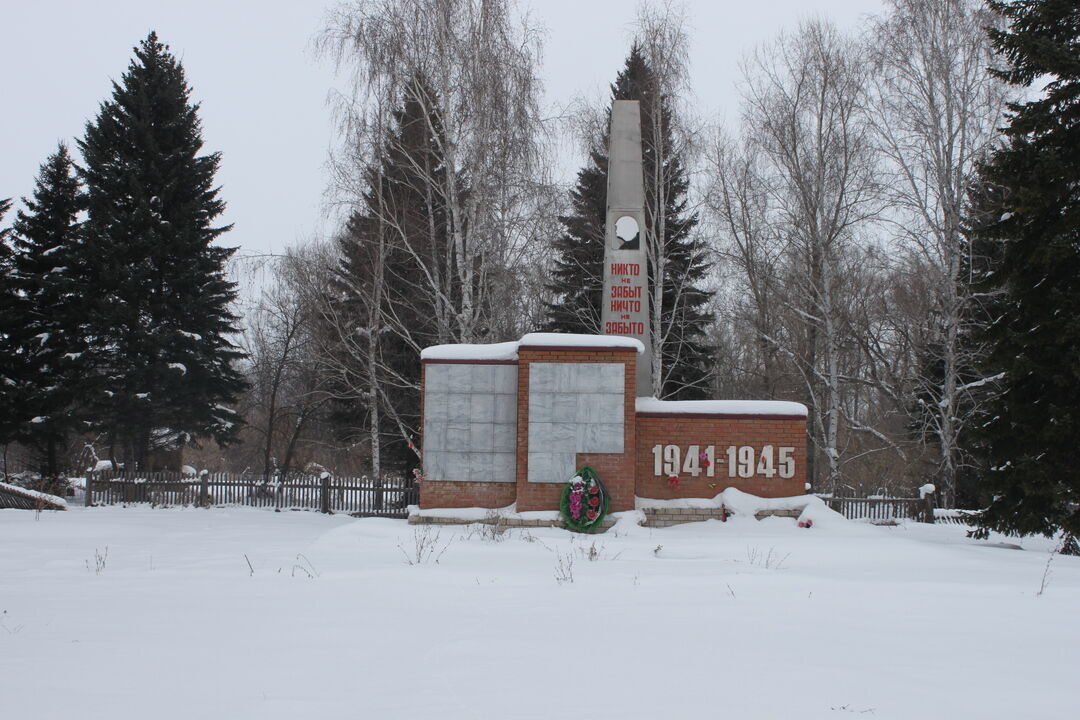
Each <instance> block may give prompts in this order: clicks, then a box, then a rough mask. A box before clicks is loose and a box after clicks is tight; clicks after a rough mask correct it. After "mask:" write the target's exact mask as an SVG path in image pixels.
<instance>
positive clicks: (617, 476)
mask: <svg viewBox="0 0 1080 720" xmlns="http://www.w3.org/2000/svg"><path fill="white" fill-rule="evenodd" d="M533 363H622V364H623V366H624V370H623V384H624V390H623V397H622V421H623V452H622V453H577V454H576V456H575V462H576V467H581V466H582V465H591V466H592V467H593V468H595V470H596V471H597V473H598V474H599V475H600V479H601V480H602V481H603V483H604V486H605V487H606V488H607V490H608V493H609V494H610V496H611V511H612V512H618V511H622V510H632V509H633V507H634V488H635V473H636V452H635V439H636V431H637V428H636V413H635V407H634V400H635V387H634V386H635V376H636V371H637V351H636V350H635V349H634V348H632V347H575V346H566V347H557V346H526V345H523V346H521V347H519V348H518V425H517V508H518V510H519V511H528V510H557V509H558V508H559V500H560V498H561V496H562V491H563V487H564V486H563V483H561V482H560V483H555V482H550V483H548V482H545V483H538V482H529V480H528V477H529V465H528V464H529V375H530V366H531V365H532V364H533ZM565 479H566V480H569V477H567V478H565Z"/></svg>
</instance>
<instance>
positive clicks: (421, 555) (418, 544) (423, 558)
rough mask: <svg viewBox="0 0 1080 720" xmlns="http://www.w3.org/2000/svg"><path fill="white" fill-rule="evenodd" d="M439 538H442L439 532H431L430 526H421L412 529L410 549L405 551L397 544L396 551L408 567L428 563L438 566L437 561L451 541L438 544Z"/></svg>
mask: <svg viewBox="0 0 1080 720" xmlns="http://www.w3.org/2000/svg"><path fill="white" fill-rule="evenodd" d="M440 537H442V531H441V530H432V526H431V525H421V526H419V527H416V528H413V543H412V547H411V548H409V549H408V550H406V548H405V546H404V545H402V544H401V543H398V550H401V554H402V555H404V556H405V562H407V563H408V564H409V565H423V564H424V563H428V562H434V563H435V564H436V565H438V564H439V559H440V558H442V556H443V553H445V552H446V549H447V548H448V547H450V543H451V540H447V541H446V542H444V543H443V542H440V541H439V538H440Z"/></svg>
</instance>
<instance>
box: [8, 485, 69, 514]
mask: <svg viewBox="0 0 1080 720" xmlns="http://www.w3.org/2000/svg"><path fill="white" fill-rule="evenodd" d="M7 509H15V510H67V501H65V500H64V498H60V497H56V496H54V495H48V494H46V493H43V492H37V491H36V490H28V489H26V488H22V487H19V486H18V485H8V484H7V483H2V482H0V510H7Z"/></svg>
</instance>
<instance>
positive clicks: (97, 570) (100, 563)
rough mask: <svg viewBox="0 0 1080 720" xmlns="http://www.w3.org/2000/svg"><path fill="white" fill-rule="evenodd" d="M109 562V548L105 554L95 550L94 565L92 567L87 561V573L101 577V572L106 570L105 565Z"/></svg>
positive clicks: (106, 547)
mask: <svg viewBox="0 0 1080 720" xmlns="http://www.w3.org/2000/svg"><path fill="white" fill-rule="evenodd" d="M108 560H109V546H108V545H106V546H105V552H101V551H100V550H98V549H97V548H94V565H93V567H91V565H90V561H89V560H87V561H86V571H87V572H92V573H94V574H95V575H100V574H101V571H102V570H104V569H105V563H106V562H108Z"/></svg>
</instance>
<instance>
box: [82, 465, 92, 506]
mask: <svg viewBox="0 0 1080 720" xmlns="http://www.w3.org/2000/svg"><path fill="white" fill-rule="evenodd" d="M93 498H94V473H86V497H85V498H83V506H84V507H93V505H94V499H93Z"/></svg>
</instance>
